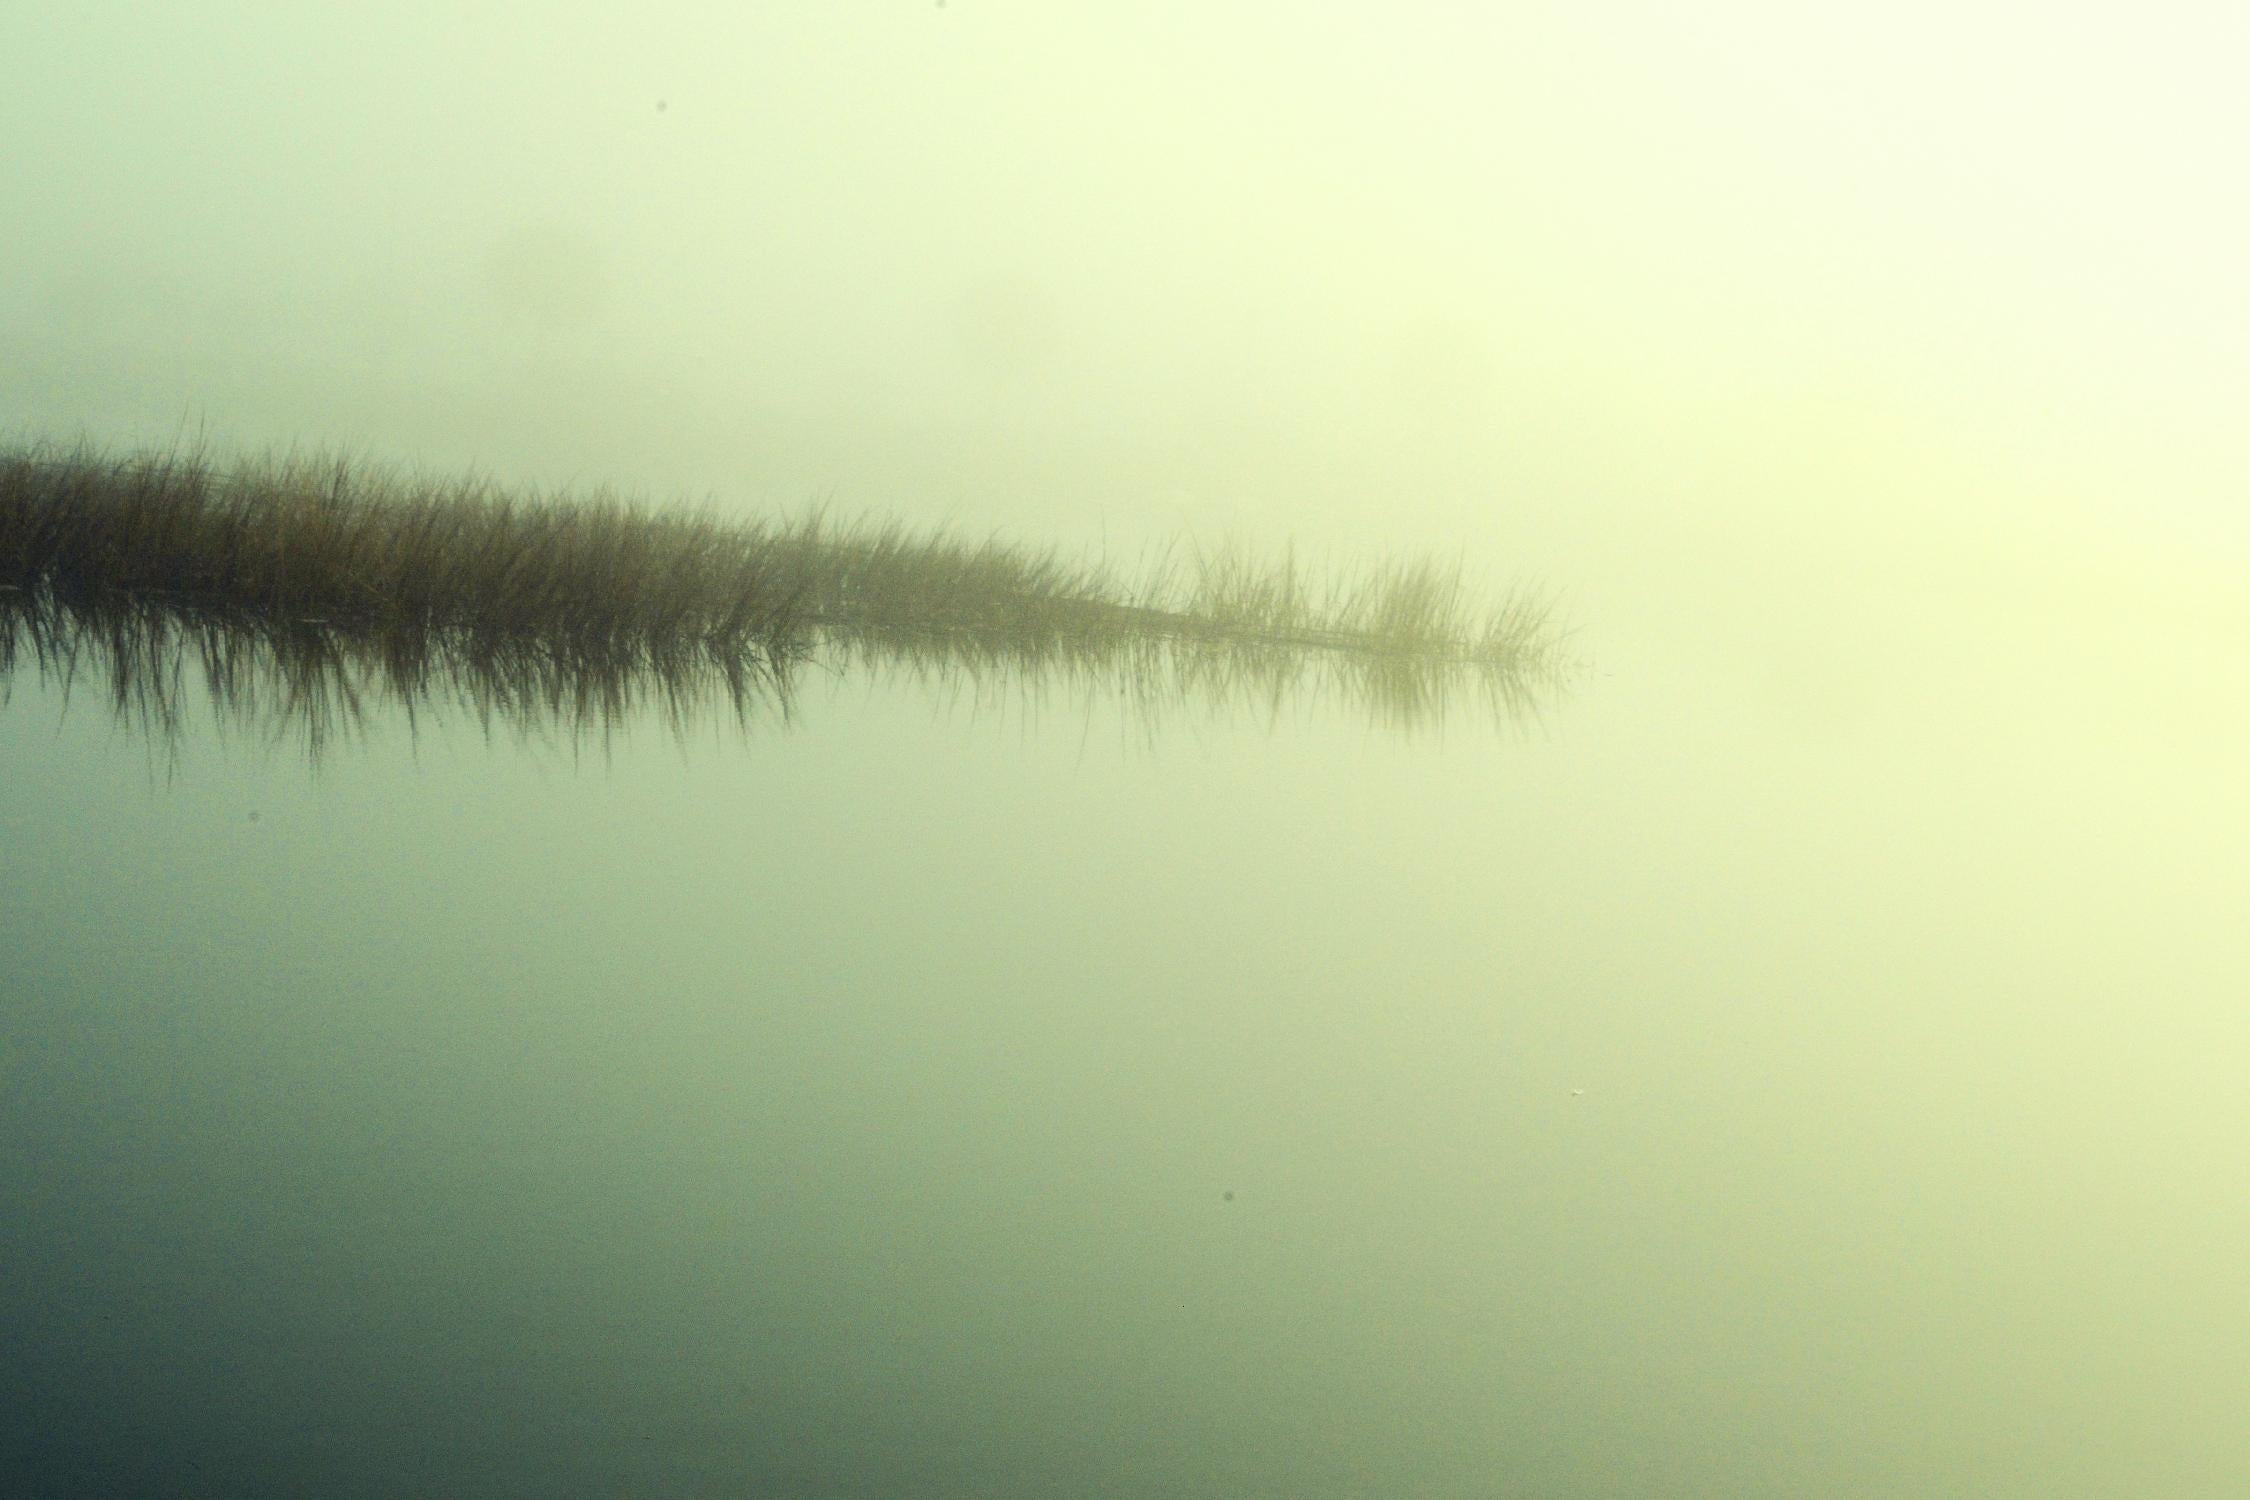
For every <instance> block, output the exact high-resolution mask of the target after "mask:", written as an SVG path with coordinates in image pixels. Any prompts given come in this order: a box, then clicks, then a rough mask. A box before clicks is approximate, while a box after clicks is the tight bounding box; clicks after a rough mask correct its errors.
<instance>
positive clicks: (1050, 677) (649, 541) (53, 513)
mask: <svg viewBox="0 0 2250 1500" xmlns="http://www.w3.org/2000/svg"><path fill="white" fill-rule="evenodd" d="M26 663H29V664H31V665H33V666H34V667H35V668H36V669H37V671H38V672H39V674H40V676H41V678H42V680H44V681H48V682H51V683H56V684H59V685H60V686H61V687H62V688H63V690H64V691H65V693H66V694H67V693H70V692H74V691H79V690H82V689H83V687H84V686H85V685H86V684H88V683H98V684H99V685H100V687H101V690H102V691H103V692H104V694H105V695H106V697H107V698H108V700H109V702H110V704H111V706H112V707H113V709H114V710H115V711H116V712H117V714H118V715H119V716H120V717H121V718H123V719H125V720H127V721H129V722H131V723H132V724H133V725H135V726H136V727H137V728H138V729H140V730H141V731H142V732H144V733H146V734H147V735H149V736H150V737H152V738H153V739H156V740H158V741H161V742H165V743H174V742H176V741H177V739H178V737H179V736H180V735H181V734H182V733H183V732H184V730H185V728H186V727H187V724H188V722H189V720H190V718H191V717H192V716H193V713H194V711H195V705H196V703H197V702H198V701H199V700H200V701H203V702H207V703H208V704H209V706H210V708H211V711H212V712H213V713H214V715H215V716H216V718H217V719H218V721H219V722H220V724H221V725H223V726H226V727H231V728H235V729H238V730H248V731H252V732H256V733H259V734H261V735H266V736H272V737H276V738H281V737H289V738H295V739H297V740H299V741H300V742H301V743H302V745H303V747H304V748H305V750H306V752H307V753H308V754H309V755H311V756H313V757H315V758H317V757H318V756H319V755H320V754H322V753H323V752H324V751H325V750H326V749H327V748H328V747H330V746H331V745H332V744H333V743H334V742H335V741H336V740H337V739H338V737H339V736H345V737H348V736H350V735H352V734H355V733H357V732H359V731H362V730H363V729H365V728H366V727H367V726H368V724H369V722H370V719H371V715H372V714H374V713H375V712H376V711H378V710H380V709H383V708H385V707H390V708H394V709H396V710H398V711H400V712H402V713H403V715H404V717H405V718H406V721H407V723H408V724H409V726H410V727H411V726H414V725H416V724H418V723H419V722H420V720H421V719H422V718H423V717H424V716H426V715H433V714H435V715H447V714H452V713H457V712H466V713H468V714H470V715H473V716H474V717H475V719H476V720H477V721H478V722H479V723H480V724H481V725H482V726H483V727H484V729H485V731H486V732H487V733H488V734H489V733H491V732H492V730H493V729H494V728H496V727H498V728H505V729H508V730H510V731H512V732H514V733H516V734H518V735H522V736H527V737H538V738H549V739H561V740H567V741H569V742H571V743H573V744H577V743H582V742H584V741H585V740H587V739H589V738H592V739H598V740H600V741H602V742H604V743H605V744H606V743H607V741H608V740H609V738H610V736H611V735H613V734H614V733H615V732H616V731H617V730H619V729H620V728H621V727H623V726H624V725H626V724H627V723H629V722H631V721H633V720H635V719H637V718H641V717H644V716H654V717H657V718H660V719H661V720H662V721H663V722H664V723H665V724H667V725H668V726H669V727H670V728H671V729H672V731H673V732H674V733H676V734H685V733H687V732H688V731H689V730H691V729H692V728H694V727H695V726H697V725H698V724H701V723H705V722H709V721H713V720H723V719H731V720H732V721H733V722H734V723H735V724H736V725H737V726H738V727H740V728H745V729H746V728H748V727H749V726H750V725H751V724H752V723H753V722H755V721H757V720H759V719H762V718H772V719H779V718H785V717H786V716H787V715H788V713H789V711H790V707H791V703H792V698H793V695H794V691H795V688H796V685H797V683H798V681H799V680H800V678H801V677H802V675H803V674H804V673H805V672H806V671H807V670H808V669H816V670H817V669H821V668H826V669H828V670H831V671H842V670H847V669H850V670H861V671H873V672H877V673H887V674H892V675H898V676H904V677H908V678H912V679H915V680H918V681H922V682H927V683H933V684H937V685H940V686H943V687H946V688H950V689H956V690H958V689H963V688H966V689H968V690H969V691H972V692H974V693H977V694H979V695H985V696H989V695H990V694H991V693H993V692H995V691H997V690H1003V689H1006V690H1012V691H1014V692H1016V693H1020V694H1021V695H1022V696H1023V697H1024V698H1025V699H1026V700H1027V701H1040V700H1044V699H1045V698H1047V697H1049V696H1050V695H1052V694H1055V693H1057V692H1060V693H1063V694H1066V695H1068V696H1069V697H1071V698H1073V699H1075V700H1078V701H1080V702H1083V703H1085V704H1086V705H1088V706H1091V705H1092V704H1093V703H1095V702H1097V701H1104V700H1108V701H1114V702H1117V703H1119V704H1121V705H1123V706H1124V707H1125V708H1126V709H1127V710H1128V712H1129V713H1130V714H1131V715H1133V716H1134V717H1135V718H1136V719H1137V720H1139V721H1141V722H1144V723H1153V722H1154V721H1156V720H1157V719H1159V718H1161V717H1162V716H1163V715H1164V714H1165V713H1166V712H1168V711H1169V710H1172V709H1175V708H1177V707H1180V706H1183V705H1187V704H1201V705H1206V706H1211V707H1218V708H1227V707H1248V708H1254V709H1256V710H1258V711H1260V712H1262V713H1265V714H1268V715H1272V714H1277V713H1279V712H1280V711H1281V710H1282V709H1283V708H1284V707H1286V706H1288V705H1290V704H1292V703H1297V702H1307V701H1310V702H1325V703H1331V704H1337V705H1341V706H1344V707H1346V708H1347V709H1348V710H1350V711H1352V712H1355V713H1358V714H1361V715H1364V716H1365V717H1367V718H1368V719H1370V720H1372V721H1375V722H1378V723H1381V724H1384V725H1387V726H1391V727H1394V728H1399V729H1408V730H1411V729H1420V728H1426V727H1430V726H1432V725H1435V724H1437V723H1439V722H1441V721H1442V720H1443V719H1444V718H1445V717H1446V716H1447V714H1448V712H1449V710H1450V709H1451V708H1452V707H1453V706H1454V705H1456V704H1458V703H1461V702H1463V701H1464V700H1466V701H1469V702H1471V703H1473V704H1475V705H1476V706H1477V707H1479V708H1481V709H1482V710H1483V711H1484V712H1486V713H1488V714H1489V715H1491V716H1492V717H1493V718H1495V719H1498V720H1505V719H1508V718H1512V717H1515V716H1518V715H1521V714H1523V713H1526V712H1528V711H1530V710H1531V709H1533V708H1535V707H1536V705H1537V702H1538V700H1539V697H1540V695H1541V694H1542V693H1544V692H1547V691H1551V690H1552V689H1554V688H1556V687H1558V686H1559V685H1560V683H1561V682H1562V680H1563V678H1564V676H1565V675H1566V670H1567V663H1566V660H1565V658H1564V656H1563V653H1562V651H1561V644H1560V637H1559V634H1558V632H1557V631H1556V630H1555V629H1554V628H1553V625H1552V622H1551V620H1550V617H1549V614H1548V611H1547V610H1546V609H1545V608H1543V607H1542V606H1540V605H1538V604H1536V603H1534V602H1532V601H1530V600H1527V599H1524V598H1522V597H1517V598H1514V599H1511V600H1509V601H1506V602H1504V603H1503V604H1501V605H1500V606H1498V607H1496V608H1493V609H1489V610H1485V611H1482V612H1479V611H1478V610H1477V609H1476V608H1475V607H1474V606H1473V604H1472V602H1471V600H1470V599H1469V597H1468V594H1467V591H1466V590H1465V588H1464V587H1463V585H1462V581H1461V578H1460V576H1459V573H1458V572H1457V571H1449V570H1446V569H1443V568H1439V567H1436V566H1433V565H1429V564H1407V565H1400V566H1394V567H1391V568H1388V569H1383V570H1377V571H1375V572H1372V573H1370V574H1368V575H1367V576H1364V577H1361V578H1357V579H1352V580H1348V581H1343V582H1339V583H1333V584H1330V585H1328V586H1326V587H1325V588H1322V587H1316V586H1315V585H1314V584H1313V583H1312V582H1311V581H1310V580H1308V579H1307V578H1306V576H1305V575H1304V574H1303V573H1302V572H1301V571H1300V570H1299V569H1298V568H1297V567H1296V566H1295V565H1294V563H1293V562H1289V561H1284V562H1282V563H1280V564H1278V565H1270V566H1267V565H1254V564H1252V563H1250V562H1249V561H1248V560H1246V559H1244V558H1242V557H1240V556H1238V555H1233V554H1220V555H1217V556H1196V557H1192V558H1189V559H1187V560H1185V561H1184V562H1175V563H1173V564H1171V565H1167V566H1160V567H1158V568H1156V569H1154V570H1153V571H1152V572H1151V574H1150V576H1148V577H1147V578H1145V579H1143V580H1141V581H1139V582H1138V583H1137V584H1136V585H1134V586H1131V587H1127V586H1124V585H1121V584H1120V583H1119V582H1118V581H1117V580H1115V579H1114V578H1112V577H1111V576H1110V575H1109V574H1107V573H1106V572H1105V571H1104V570H1102V569H1100V568H1098V567H1094V566H1090V565H1072V564H1068V563H1065V562H1063V561H1061V560H1059V559H1058V558H1056V557H1055V556H1054V555H1053V554H1051V553H1045V552H1040V551H1037V550H1035V549H1028V548H1024V547H1020V546H1016V545H1012V544H1007V543H1001V542H985V543H966V542H962V541H959V540H957V539H954V538H951V537H947V536H944V535H935V536H927V535H924V536H917V535H913V534H910V533H908V532H906V531H905V530H903V529H902V528H899V527H897V526H887V527H877V526H859V527H842V528H840V527H837V526H834V525H832V524H831V523H829V522H827V521H826V520H824V519H823V518H822V517H820V516H818V515H814V516H811V517H808V518H806V519H804V520H802V521H800V522H796V523H793V524H791V525H788V526H786V527H780V528H767V527H763V526H759V525H754V524H750V525H745V524H739V523H725V522H721V521H718V520H716V519H714V518H712V517H709V516H697V515H688V516H680V515H670V514H662V513H656V512H650V511H646V510H643V509H641V508H638V507H636V506H632V505H628V504H625V503H622V502H620V501H617V500H615V499H612V498H607V497H596V498H594V499H592V500H557V501H550V502H544V503H535V502H531V501H526V500H524V499H522V498H519V497H516V496H512V495H508V494H505V493H501V492H498V491H494V490H491V489H489V488H487V487H484V486H479V485H459V484H456V485H451V486H440V485H433V484H427V483H412V482H406V481H400V480H396V479H393V478H391V477H389V476H385V475H381V474H370V473H368V472H366V471H362V470H355V469H353V468H351V467H350V466H348V465H344V464H339V463H333V462H330V463H325V464H311V463H305V462H301V461H286V460H285V461H278V462H272V463H266V464H261V465H253V466H246V467H243V468H239V469H234V470H228V471H221V470H219V469H217V468H215V467H213V466H211V465H210V464H208V463H206V462H204V461H203V460H202V459H200V458H197V457H190V458H174V457H156V458H151V457H136V458H130V459H126V460H122V461H112V460H105V459H102V458H99V457H98V456H94V455H89V454H85V453H76V454H64V455H56V454H52V453H43V452H41V453H29V454H15V455H6V456H0V693H4V692H5V690H6V680H7V677H8V676H9V675H11V674H12V673H13V671H14V670H15V669H16V668H17V667H18V666H19V665H23V664H26Z"/></svg>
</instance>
